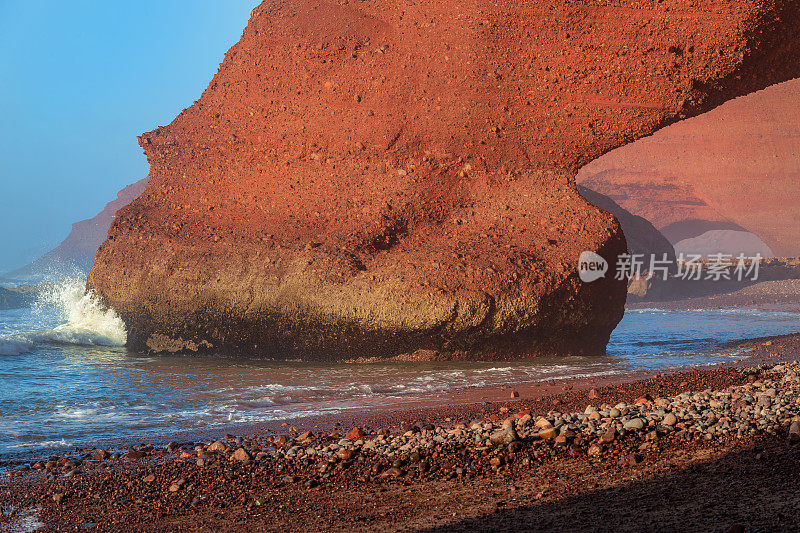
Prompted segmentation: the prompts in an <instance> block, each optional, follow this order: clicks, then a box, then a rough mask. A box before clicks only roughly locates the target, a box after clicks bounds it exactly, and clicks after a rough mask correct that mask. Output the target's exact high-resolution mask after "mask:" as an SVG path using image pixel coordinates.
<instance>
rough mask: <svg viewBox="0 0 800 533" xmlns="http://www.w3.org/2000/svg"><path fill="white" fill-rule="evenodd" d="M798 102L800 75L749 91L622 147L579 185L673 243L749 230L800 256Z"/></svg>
mask: <svg viewBox="0 0 800 533" xmlns="http://www.w3.org/2000/svg"><path fill="white" fill-rule="evenodd" d="M798 103H800V80H793V81H789V82H785V83H782V84H780V85H776V86H774V87H770V88H768V89H766V90H763V91H759V92H757V93H754V94H750V95H748V96H746V97H743V98H739V99H736V100H734V101H731V102H728V103H726V104H724V105H722V106H720V107H719V108H717V109H715V110H713V111H711V112H709V113H707V114H705V115H702V116H700V117H695V118H692V119H689V120H686V121H683V122H680V123H678V124H674V125H672V126H670V127H668V128H665V129H663V130H662V131H659V132H658V133H656V134H655V135H653V136H652V137H649V138H647V139H642V140H641V141H638V142H636V143H634V144H631V145H628V146H625V147H623V148H620V149H618V150H614V151H613V152H611V153H609V154H607V155H605V156H603V157H601V158H600V159H598V160H596V161H594V162H592V163H590V164H589V165H587V167H586V168H584V169H582V170H581V172H580V174H579V176H578V181H579V182H580V183H581V184H583V185H585V186H586V187H588V188H590V189H592V190H595V191H597V192H600V193H602V194H605V195H608V196H610V197H611V198H612V199H613V200H614V201H616V202H617V203H619V204H620V205H621V206H622V207H624V208H625V209H627V210H629V211H631V212H632V213H634V214H636V215H640V216H642V217H644V218H646V219H647V220H649V221H650V222H652V223H653V224H654V225H655V226H656V227H657V228H658V229H659V230H661V231H662V233H664V235H665V236H666V237H668V238H669V239H670V241H671V242H672V243H673V244H677V243H678V242H679V241H682V240H686V239H692V238H695V237H698V236H701V235H703V234H704V233H706V232H709V231H724V230H734V231H749V232H751V233H754V234H755V235H757V236H758V237H760V238H761V240H763V241H764V242H765V243H766V244H767V245H768V246H769V248H770V249H771V250H772V252H773V253H775V254H776V255H778V256H784V257H794V256H798V255H800V233H798V231H797V228H799V227H800V187H798V183H800V157H798V156H800V105H798ZM747 248H752V245H751V246H747ZM742 251H746V250H742Z"/></svg>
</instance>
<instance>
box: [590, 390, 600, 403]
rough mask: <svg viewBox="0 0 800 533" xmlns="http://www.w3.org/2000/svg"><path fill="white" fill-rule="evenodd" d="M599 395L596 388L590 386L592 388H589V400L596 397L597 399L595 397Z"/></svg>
mask: <svg viewBox="0 0 800 533" xmlns="http://www.w3.org/2000/svg"><path fill="white" fill-rule="evenodd" d="M599 397H600V393H598V392H597V389H595V388H594V387H592V388H591V389H590V390H589V399H590V400H596V399H597V398H599Z"/></svg>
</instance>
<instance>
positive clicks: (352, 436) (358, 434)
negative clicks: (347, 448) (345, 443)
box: [345, 427, 367, 440]
mask: <svg viewBox="0 0 800 533" xmlns="http://www.w3.org/2000/svg"><path fill="white" fill-rule="evenodd" d="M366 436H367V434H366V433H364V430H363V429H361V428H360V427H354V428H353V429H351V430H350V433H348V434H347V436H346V437H345V438H346V439H348V440H356V439H363V438H364V437H366Z"/></svg>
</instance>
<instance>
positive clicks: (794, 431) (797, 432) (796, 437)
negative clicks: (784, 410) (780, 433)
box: [789, 420, 800, 444]
mask: <svg viewBox="0 0 800 533" xmlns="http://www.w3.org/2000/svg"><path fill="white" fill-rule="evenodd" d="M789 442H790V443H791V444H797V443H798V442H800V421H797V420H795V421H794V422H792V423H791V424H790V425H789Z"/></svg>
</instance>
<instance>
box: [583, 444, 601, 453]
mask: <svg viewBox="0 0 800 533" xmlns="http://www.w3.org/2000/svg"><path fill="white" fill-rule="evenodd" d="M586 453H587V454H589V455H600V454H601V453H603V449H602V448H601V447H600V446H598V445H597V444H592V445H591V446H589V450H588V451H587V452H586Z"/></svg>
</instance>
